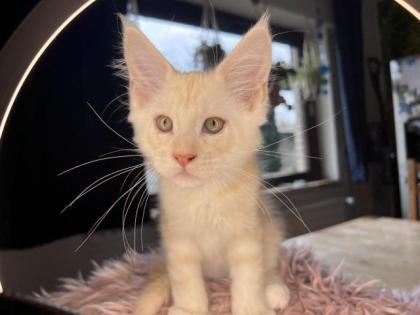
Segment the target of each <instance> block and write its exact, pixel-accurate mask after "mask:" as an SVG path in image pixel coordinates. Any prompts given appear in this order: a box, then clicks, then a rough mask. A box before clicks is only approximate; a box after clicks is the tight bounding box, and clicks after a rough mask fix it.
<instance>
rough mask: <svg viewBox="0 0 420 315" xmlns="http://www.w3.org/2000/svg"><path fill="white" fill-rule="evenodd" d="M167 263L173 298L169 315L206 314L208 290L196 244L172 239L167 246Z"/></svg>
mask: <svg viewBox="0 0 420 315" xmlns="http://www.w3.org/2000/svg"><path fill="white" fill-rule="evenodd" d="M167 265H168V274H169V281H170V284H171V291H172V298H173V306H172V307H171V308H170V309H169V313H168V315H206V314H207V313H208V301H207V292H206V287H205V283H204V279H203V276H202V272H201V254H200V252H199V250H198V248H197V247H196V246H195V244H194V243H193V242H191V241H172V242H171V243H170V244H169V245H168V247H167Z"/></svg>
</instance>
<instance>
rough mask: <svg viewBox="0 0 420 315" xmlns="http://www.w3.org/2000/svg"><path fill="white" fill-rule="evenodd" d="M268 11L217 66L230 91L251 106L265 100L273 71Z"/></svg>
mask: <svg viewBox="0 0 420 315" xmlns="http://www.w3.org/2000/svg"><path fill="white" fill-rule="evenodd" d="M268 20H269V15H268V13H265V14H264V15H263V16H262V17H261V18H260V20H259V21H258V22H257V23H256V24H255V25H254V26H253V27H252V28H251V29H250V30H249V31H248V32H247V33H246V34H245V35H244V37H243V38H242V40H241V41H240V42H239V44H238V45H237V46H236V47H235V49H234V50H233V51H232V53H230V54H229V55H228V56H227V57H226V59H225V60H223V62H222V63H221V64H220V65H219V67H218V68H217V70H216V71H217V73H219V74H220V75H221V76H222V77H223V79H224V81H225V83H226V86H227V88H228V91H229V93H231V94H232V96H234V97H236V98H237V99H238V100H240V101H241V102H243V103H246V104H247V105H249V106H250V107H251V106H253V105H254V103H255V102H256V101H260V102H263V101H262V100H263V99H265V95H266V93H267V82H268V78H269V74H270V70H271V34H270V30H269V22H268Z"/></svg>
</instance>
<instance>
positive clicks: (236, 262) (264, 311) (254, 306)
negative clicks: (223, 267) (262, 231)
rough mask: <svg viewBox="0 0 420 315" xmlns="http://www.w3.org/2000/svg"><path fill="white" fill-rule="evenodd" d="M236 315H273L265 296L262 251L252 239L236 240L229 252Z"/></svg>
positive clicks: (259, 245) (258, 243)
mask: <svg viewBox="0 0 420 315" xmlns="http://www.w3.org/2000/svg"><path fill="white" fill-rule="evenodd" d="M228 257H229V264H230V274H231V278H232V286H231V294H232V314H233V315H274V314H275V313H274V311H272V310H270V309H269V307H268V306H267V303H266V299H265V295H264V267H263V248H262V244H261V242H260V241H258V240H255V239H252V238H246V237H245V238H241V239H235V240H233V242H231V244H230V246H229V250H228Z"/></svg>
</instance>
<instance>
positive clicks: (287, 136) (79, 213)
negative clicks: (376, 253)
mask: <svg viewBox="0 0 420 315" xmlns="http://www.w3.org/2000/svg"><path fill="white" fill-rule="evenodd" d="M48 2H49V1H37V0H26V1H4V3H3V4H2V10H1V13H0V20H1V21H2V26H1V32H0V46H1V47H3V49H2V51H1V55H0V56H1V58H2V59H1V60H0V62H3V63H2V64H1V65H2V66H5V61H6V60H10V59H7V58H10V55H13V54H15V53H17V52H14V51H10V49H9V50H8V47H9V46H8V45H10V43H11V41H13V40H14V39H16V33H15V35H14V32H15V31H16V30H17V29H18V27H19V25H21V23H24V22H25V21H28V19H32V21H34V20H36V18H38V19H39V25H40V28H39V29H38V28H37V27H33V28H32V29H31V33H32V34H31V36H28V37H26V38H25V40H24V41H23V42H25V41H26V42H27V43H32V42H33V43H35V42H36V41H37V38H39V37H42V35H43V33H42V32H43V30H44V29H43V27H42V25H44V24H48V21H49V20H50V19H52V17H53V16H54V15H55V14H56V13H57V11H54V10H50V11H49V10H48V5H46V3H47V4H48ZM408 2H410V3H411V5H412V6H411V7H412V8H413V7H414V8H415V7H416V5H417V4H418V1H408ZM57 3H60V1H58V2H57ZM57 3H56V4H55V6H54V7H55V8H57V7H58V8H59V7H60V4H57ZM63 3H64V2H63ZM65 6H66V5H65V4H63V7H65ZM41 9H42V10H41ZM266 9H268V10H269V11H270V13H271V29H272V34H273V60H272V64H273V68H272V72H271V76H270V82H269V91H270V100H269V102H270V111H269V113H268V121H267V123H266V124H265V125H263V126H262V127H261V132H262V137H263V142H264V143H263V145H264V149H265V152H263V153H260V155H259V160H260V162H261V167H262V169H263V173H264V180H265V182H264V185H265V186H266V189H267V191H268V192H272V193H273V194H275V195H276V196H277V197H278V198H279V199H281V200H278V199H275V200H276V209H275V210H276V211H279V212H281V213H282V214H283V216H284V217H285V220H286V226H287V229H288V237H294V236H298V235H301V234H303V233H306V232H307V230H306V229H305V227H304V226H303V225H302V223H301V222H300V221H299V220H298V219H297V218H296V216H295V215H294V214H293V213H292V211H291V210H290V209H289V208H292V210H293V209H294V208H293V206H291V204H290V203H289V201H288V200H291V201H292V202H293V204H294V205H295V206H296V208H297V209H298V210H299V212H300V213H301V215H302V217H303V220H304V221H305V223H306V224H307V226H308V227H309V229H310V230H312V231H317V230H320V229H324V228H327V227H330V226H333V225H336V224H339V223H342V222H345V221H348V220H351V219H354V218H357V217H361V216H367V215H369V216H381V217H382V216H385V217H392V218H404V219H407V218H411V219H413V220H415V219H416V218H417V219H418V217H419V212H418V211H419V210H418V197H417V195H416V193H417V191H418V190H419V189H418V184H417V181H416V180H417V179H416V173H417V171H418V170H419V169H420V168H419V167H418V166H416V162H415V161H419V160H420V120H419V117H420V56H419V54H420V24H419V20H418V11H417V17H416V16H415V15H413V14H412V13H410V12H408V11H407V10H406V9H404V8H403V6H401V5H400V4H399V3H397V2H396V1H392V0H364V1H361V0H351V1H350V0H349V1H340V0H301V1H289V0H281V1H280V0H265V1H263V0H235V1H222V0H213V1H212V2H211V3H210V2H209V1H207V0H203V1H201V0H182V1H181V0H173V1H171V0H166V1H165V0H98V1H94V2H93V3H92V4H91V5H89V6H88V7H87V8H86V9H85V10H83V12H81V13H80V14H79V15H78V16H77V17H76V18H75V19H74V20H73V21H72V22H71V23H70V24H69V25H68V26H67V27H65V28H64V29H63V30H62V31H61V32H60V33H59V35H58V36H57V37H56V39H55V40H54V41H53V42H52V43H51V44H50V45H49V46H48V47H47V49H46V50H45V52H44V53H43V54H42V56H41V57H40V59H39V60H38V62H37V63H36V64H35V66H34V68H33V69H32V71H31V72H30V74H29V76H28V78H27V79H26V81H25V82H24V84H23V86H22V88H21V89H20V91H19V93H18V94H17V97H16V99H15V101H14V102H13V107H12V110H11V112H10V115H9V116H8V119H7V121H6V124H5V128H4V131H3V133H2V135H1V139H0V140H1V142H0V249H1V250H2V251H1V252H0V280H1V281H2V283H3V286H4V287H6V288H9V290H11V291H13V290H17V291H21V292H31V291H33V290H38V289H39V287H40V286H43V287H46V288H54V287H55V285H56V279H57V278H58V277H60V276H74V275H76V273H77V271H78V270H81V271H83V272H86V271H88V270H90V269H91V268H92V266H91V264H90V263H89V261H90V260H92V259H95V260H97V261H102V260H103V259H106V258H110V257H118V256H119V255H121V253H122V252H123V251H124V245H126V246H127V244H126V243H124V242H123V236H122V227H123V221H124V222H125V228H126V230H127V237H128V242H129V245H130V246H132V247H133V246H134V245H135V244H134V237H135V234H134V231H135V229H134V226H135V224H136V227H137V234H136V235H137V242H136V249H137V250H138V251H141V250H142V249H145V248H149V247H151V246H154V245H155V244H157V242H158V238H157V235H156V218H158V215H159V211H158V204H157V197H156V195H157V193H158V187H157V185H156V183H154V182H153V180H152V179H150V180H149V181H148V185H146V186H144V187H143V188H142V190H140V191H139V192H138V194H129V195H127V196H128V199H125V198H123V199H121V200H120V202H118V203H116V204H115V206H114V207H113V208H112V209H111V211H109V213H108V215H107V216H106V217H105V218H104V220H103V221H101V224H100V225H99V226H98V227H97V232H96V233H94V234H93V236H92V237H91V238H90V239H89V240H88V241H87V242H86V243H85V244H84V245H83V246H82V247H81V249H80V250H78V251H77V252H74V250H75V249H76V248H78V246H79V245H80V244H81V243H82V242H83V240H84V238H85V236H86V235H87V234H88V232H89V230H90V229H91V227H92V226H94V227H95V222H97V220H98V219H99V218H100V217H101V216H102V215H103V213H104V212H105V211H106V210H107V209H109V208H110V207H111V206H112V205H113V203H114V202H115V201H118V198H119V197H120V196H121V194H122V193H124V192H125V191H127V190H128V189H129V188H130V183H131V182H132V181H133V180H135V177H136V176H138V175H142V174H143V171H144V170H142V169H140V170H139V172H129V171H126V172H120V171H124V170H128V167H130V166H133V165H136V164H138V163H140V162H141V157H138V156H133V153H132V152H131V153H130V151H124V150H123V149H132V146H131V145H130V144H129V143H128V142H127V141H124V140H123V139H122V138H121V137H119V136H117V135H116V134H115V133H113V132H112V131H111V130H110V128H108V127H107V126H106V125H105V123H106V124H107V125H108V126H109V127H111V128H112V129H114V130H115V131H116V132H117V133H119V134H120V135H121V136H123V137H125V138H126V139H130V138H131V137H132V130H131V128H130V126H129V124H128V123H127V121H126V115H127V107H126V102H127V91H126V82H124V80H123V79H121V78H120V77H118V76H117V75H115V70H114V69H113V67H112V64H113V61H114V60H116V59H118V58H121V57H122V56H121V49H120V47H121V25H120V23H119V20H118V18H117V15H116V14H117V13H122V14H124V15H126V16H127V17H128V18H129V19H130V20H132V21H134V22H135V23H136V24H137V25H138V26H139V28H140V29H141V30H142V31H143V32H144V33H145V34H146V35H147V36H148V38H149V39H150V40H151V42H152V43H153V44H154V45H156V47H157V48H158V49H159V50H160V51H161V52H162V53H163V55H164V56H165V57H166V58H167V59H168V60H169V61H170V62H171V63H172V64H173V66H174V67H175V68H176V69H177V70H179V71H195V70H198V71H202V70H208V69H211V68H212V67H214V66H215V65H217V63H218V62H219V61H220V60H221V59H222V58H223V56H225V55H227V54H228V53H229V52H230V51H231V50H232V49H233V48H234V47H235V45H236V44H237V43H238V42H239V40H240V38H241V36H242V35H243V34H244V32H246V30H247V29H248V28H249V27H250V26H251V25H252V24H253V23H255V21H256V20H257V19H258V17H259V16H260V15H261V14H262V13H263V12H264V11H265V10H266ZM414 11H415V10H414ZM37 14H38V15H37ZM18 30H19V29H18ZM14 36H15V37H14ZM21 53H24V51H20V52H18V53H17V54H18V55H19V54H21ZM16 62H17V63H16V67H17V68H19V67H26V66H27V64H24V63H22V64H19V61H16ZM3 80H7V78H3ZM0 93H1V92H0ZM88 103H89V104H90V105H91V106H92V108H93V109H94V110H92V108H91V107H89V106H88ZM1 106H5V105H4V104H1ZM95 111H96V112H95ZM96 114H98V115H99V116H100V117H101V119H102V120H103V122H102V121H101V119H99V118H98V116H97V115H96ZM104 122H105V123H104ZM127 152H128V153H127ZM96 159H101V160H99V161H96V162H92V163H89V164H87V165H85V166H83V167H80V168H77V169H74V170H72V171H70V172H68V173H65V174H63V175H60V176H58V174H60V173H61V172H63V171H65V170H68V169H70V168H72V167H74V166H76V165H79V164H82V163H85V162H88V161H94V160H96ZM416 167H417V168H416ZM99 179H101V180H102V181H104V183H103V184H102V185H98V186H97V187H96V184H99V183H100V182H99V181H98V180H99ZM95 181H96V182H95ZM91 183H94V185H93V186H89V185H90V184H91ZM86 187H90V188H95V189H91V191H89V192H88V193H87V194H85V195H84V196H83V197H82V198H80V199H79V200H78V201H77V202H76V203H74V204H73V205H72V206H71V207H69V208H67V209H66V211H65V212H64V213H61V211H62V210H63V209H64V208H65V207H66V206H67V205H68V204H69V203H71V202H72V200H73V199H74V198H75V197H77V196H78V194H79V193H80V192H81V191H83V189H85V188H86ZM413 187H414V188H413ZM146 195H147V196H148V197H147V198H146V197H145V196H146ZM285 195H286V196H287V197H285ZM126 200H128V202H126ZM131 200H132V202H131V205H130V201H131ZM127 203H128V204H129V207H128V208H127V207H125V206H127ZM136 212H137V213H138V215H137V216H136ZM143 215H144V220H143V221H144V222H143V223H144V230H143V241H144V246H143V248H141V246H140V241H139V239H140V231H139V229H140V223H141V222H140V221H141V217H142V216H143ZM124 217H126V218H124ZM136 217H137V219H136ZM18 261H19V263H17V262H18ZM45 266H48V268H47V271H46V268H45ZM24 275H26V278H25V281H22V278H23V276H24Z"/></svg>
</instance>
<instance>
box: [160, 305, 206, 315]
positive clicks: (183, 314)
mask: <svg viewBox="0 0 420 315" xmlns="http://www.w3.org/2000/svg"><path fill="white" fill-rule="evenodd" d="M168 315H208V313H207V312H200V311H198V312H191V311H187V310H185V309H183V308H179V307H175V306H172V307H170V308H169V311H168Z"/></svg>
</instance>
